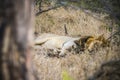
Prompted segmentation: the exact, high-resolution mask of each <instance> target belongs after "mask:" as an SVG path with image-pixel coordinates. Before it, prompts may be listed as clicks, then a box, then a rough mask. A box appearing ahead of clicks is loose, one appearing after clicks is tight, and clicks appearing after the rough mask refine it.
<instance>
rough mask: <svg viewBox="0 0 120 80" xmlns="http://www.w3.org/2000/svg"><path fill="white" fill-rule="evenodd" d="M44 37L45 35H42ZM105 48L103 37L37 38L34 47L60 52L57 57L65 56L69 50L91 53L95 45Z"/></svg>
mask: <svg viewBox="0 0 120 80" xmlns="http://www.w3.org/2000/svg"><path fill="white" fill-rule="evenodd" d="M44 36H45V35H44ZM96 44H97V45H99V46H102V47H105V46H106V45H108V41H107V40H106V39H105V37H104V35H103V34H102V35H100V36H98V37H96V36H82V37H77V38H73V37H68V36H59V35H56V36H54V35H53V36H49V37H45V38H37V39H36V40H35V45H44V46H45V47H46V48H47V49H53V50H54V51H55V49H57V50H60V53H59V54H58V55H59V56H65V55H66V53H67V52H68V51H70V50H76V49H77V48H79V50H80V51H85V50H88V51H92V50H93V49H94V47H95V45H96Z"/></svg>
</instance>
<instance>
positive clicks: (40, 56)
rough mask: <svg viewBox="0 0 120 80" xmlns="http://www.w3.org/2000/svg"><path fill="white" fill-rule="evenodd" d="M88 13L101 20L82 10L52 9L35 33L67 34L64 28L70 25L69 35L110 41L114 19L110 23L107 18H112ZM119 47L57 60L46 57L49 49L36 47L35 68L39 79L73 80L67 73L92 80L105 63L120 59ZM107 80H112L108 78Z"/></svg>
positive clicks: (38, 20) (77, 79) (76, 79)
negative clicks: (93, 36)
mask: <svg viewBox="0 0 120 80" xmlns="http://www.w3.org/2000/svg"><path fill="white" fill-rule="evenodd" d="M88 12H89V13H90V14H92V15H94V16H98V17H99V19H97V18H95V17H93V16H91V15H89V14H87V13H85V12H83V11H82V10H79V9H77V10H76V9H72V8H64V7H60V8H58V9H55V10H51V11H49V12H46V13H44V14H41V15H39V16H38V17H36V26H35V32H37V33H39V34H41V33H46V32H47V33H54V34H59V35H65V33H64V25H66V26H67V29H68V35H69V36H74V35H82V36H84V35H95V36H98V35H100V34H102V33H104V34H105V37H106V38H108V37H109V36H110V32H109V30H108V29H107V28H108V27H109V25H110V24H111V22H110V19H109V20H108V19H107V20H106V19H105V17H108V16H109V15H107V14H102V13H101V14H100V13H99V14H98V13H93V12H90V11H88ZM117 44H119V43H117ZM119 47H120V45H112V46H111V47H109V48H104V49H103V48H99V49H98V50H97V51H94V52H92V53H89V52H83V53H81V54H70V53H69V54H68V55H66V56H65V57H61V58H57V57H49V56H46V55H45V54H46V53H48V51H47V50H46V49H44V48H43V47H41V46H35V53H34V54H33V64H34V66H33V68H34V69H35V73H36V76H37V78H38V79H39V80H69V79H64V76H63V72H66V74H67V75H69V76H70V77H71V80H87V79H89V78H91V77H92V80H93V78H94V76H95V73H96V71H98V70H99V68H100V66H101V64H103V63H105V62H107V61H113V60H119V58H120V54H119V52H120V50H119ZM119 79H120V78H119ZM119 79H118V80H119ZM99 80H103V79H99ZM104 80H109V79H106V78H105V79H104ZM111 80H114V79H111ZM116 80H117V79H116Z"/></svg>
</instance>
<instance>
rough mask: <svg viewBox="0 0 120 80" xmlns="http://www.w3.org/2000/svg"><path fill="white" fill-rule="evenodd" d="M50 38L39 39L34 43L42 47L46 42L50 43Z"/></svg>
mask: <svg viewBox="0 0 120 80" xmlns="http://www.w3.org/2000/svg"><path fill="white" fill-rule="evenodd" d="M49 39H50V38H37V39H35V41H34V44H35V45H42V44H44V43H45V42H46V41H48V40H49Z"/></svg>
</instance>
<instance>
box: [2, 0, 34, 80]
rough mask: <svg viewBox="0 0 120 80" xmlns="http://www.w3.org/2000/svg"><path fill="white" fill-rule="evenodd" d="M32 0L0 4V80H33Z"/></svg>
mask: <svg viewBox="0 0 120 80" xmlns="http://www.w3.org/2000/svg"><path fill="white" fill-rule="evenodd" d="M32 11H33V5H32V0H15V1H14V0H1V1H0V80H34V77H33V76H32V73H31V56H30V55H31V51H30V50H31V48H32V26H33V24H32V22H33V21H32V20H33V16H32Z"/></svg>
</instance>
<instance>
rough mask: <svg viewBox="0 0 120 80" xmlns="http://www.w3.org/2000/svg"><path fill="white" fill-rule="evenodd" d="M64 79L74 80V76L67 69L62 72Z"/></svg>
mask: <svg viewBox="0 0 120 80" xmlns="http://www.w3.org/2000/svg"><path fill="white" fill-rule="evenodd" d="M62 80H73V78H72V77H71V76H70V75H69V74H68V72H67V71H65V70H64V71H63V72H62Z"/></svg>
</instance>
